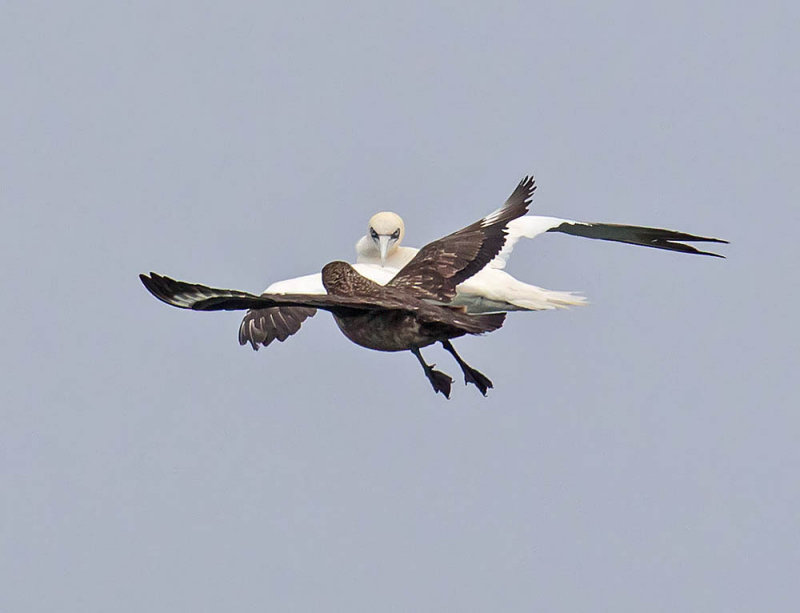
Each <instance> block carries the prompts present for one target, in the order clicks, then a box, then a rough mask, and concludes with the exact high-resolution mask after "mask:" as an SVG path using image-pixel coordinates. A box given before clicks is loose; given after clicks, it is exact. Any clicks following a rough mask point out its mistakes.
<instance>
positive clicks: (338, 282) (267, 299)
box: [139, 177, 533, 398]
mask: <svg viewBox="0 0 800 613" xmlns="http://www.w3.org/2000/svg"><path fill="white" fill-rule="evenodd" d="M532 188H533V180H532V179H529V178H527V177H526V178H525V179H523V181H522V182H521V183H520V185H519V186H518V187H517V189H516V190H515V191H514V194H512V196H511V198H509V200H508V201H507V202H506V204H505V205H504V206H503V207H501V208H500V209H498V210H496V211H495V212H493V213H491V214H490V215H487V216H486V217H484V218H483V219H481V220H479V221H476V222H475V223H473V224H471V225H469V226H467V227H465V228H462V229H461V230H458V231H457V232H454V233H452V234H449V235H447V236H445V237H444V238H440V239H439V240H436V241H434V242H432V243H429V244H427V245H426V246H425V247H423V248H422V249H421V250H419V251H418V252H417V254H416V255H415V256H414V257H413V258H412V259H411V261H410V262H409V263H408V264H406V265H405V266H404V267H403V268H402V269H401V270H400V272H399V273H397V275H395V276H394V277H393V278H392V279H391V280H390V281H389V282H388V283H387V284H386V285H381V284H378V283H375V282H374V281H371V280H369V279H367V278H366V277H364V276H362V275H360V274H359V273H358V272H357V271H356V270H355V269H354V268H353V267H352V266H351V265H350V264H347V263H346V262H331V263H329V264H326V265H325V267H324V268H323V269H322V273H321V275H322V283H323V285H324V287H325V291H326V293H325V294H323V295H319V294H262V295H261V296H256V295H255V294H249V293H247V292H241V291H238V290H228V289H217V288H212V287H208V286H205V285H198V284H191V283H185V282H182V281H175V280H174V279H171V278H169V277H165V276H163V275H159V274H156V273H153V272H151V273H150V274H149V275H139V278H140V279H141V281H142V283H143V284H144V286H145V287H146V288H147V290H148V291H149V292H150V293H151V294H153V295H154V296H155V297H156V298H158V299H159V300H161V301H163V302H166V303H167V304H169V305H172V306H175V307H179V308H183V309H192V310H196V311H220V310H226V311H230V310H245V309H257V310H260V309H265V308H266V309H276V308H278V309H311V310H313V309H324V310H326V311H329V312H330V313H331V314H332V315H333V317H334V319H335V321H336V323H337V325H338V326H339V329H340V330H341V331H342V333H343V334H344V335H345V336H346V337H347V338H348V339H350V340H351V341H352V342H354V343H356V344H358V345H361V346H363V347H367V348H369V349H375V350H378V351H411V352H412V353H413V354H414V356H416V358H417V360H418V361H419V362H420V364H421V365H422V368H423V370H424V372H425V376H426V377H427V378H428V380H429V381H430V383H431V385H432V386H433V389H434V391H436V392H441V393H442V394H444V396H445V397H447V398H449V397H450V388H451V384H452V381H453V380H452V379H451V378H450V377H449V376H448V375H446V374H445V373H443V372H441V371H438V370H434V368H433V366H431V365H429V364H427V363H426V362H425V360H424V359H423V357H422V354H421V353H420V348H422V347H427V346H429V345H432V344H433V343H436V342H439V343H441V344H442V346H443V347H444V348H445V350H447V351H448V352H450V353H451V354H452V355H453V357H454V358H455V360H456V362H457V363H458V365H459V366H460V367H461V370H462V372H463V374H464V380H465V382H466V383H472V384H473V385H475V386H476V387H477V388H478V390H479V391H480V392H481V393H482V394H483V395H484V396H485V395H486V392H487V390H488V389H489V388H491V387H492V382H491V381H490V380H489V378H488V377H486V376H485V375H484V374H482V373H480V372H479V371H477V370H476V369H474V368H472V367H471V366H469V365H468V364H467V363H466V362H464V360H463V359H461V357H460V356H459V355H458V353H457V352H456V350H455V348H454V347H453V345H452V343H451V342H450V339H453V338H458V337H460V336H464V335H465V334H483V333H486V332H492V331H494V330H497V329H498V328H500V327H501V326H502V325H503V322H504V320H505V316H506V315H505V313H490V314H476V315H473V314H469V313H467V310H466V309H465V308H464V307H460V306H453V305H452V304H450V302H451V301H452V299H453V298H454V297H455V295H456V286H457V285H458V284H459V283H461V282H462V281H463V280H464V279H468V278H469V277H471V276H472V275H473V274H475V272H477V271H478V270H480V269H482V268H483V267H484V266H486V265H487V264H488V263H489V262H490V261H491V260H492V259H494V258H495V257H496V256H497V254H498V253H500V250H501V249H502V248H503V245H504V244H505V243H506V242H507V238H508V236H507V233H506V225H507V224H508V222H509V221H511V220H512V219H515V218H516V217H519V216H521V215H524V214H525V213H526V212H527V210H528V205H529V204H530V196H531V193H532V191H533V189H532ZM398 236H399V235H398Z"/></svg>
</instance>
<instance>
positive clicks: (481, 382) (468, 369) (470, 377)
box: [441, 340, 494, 396]
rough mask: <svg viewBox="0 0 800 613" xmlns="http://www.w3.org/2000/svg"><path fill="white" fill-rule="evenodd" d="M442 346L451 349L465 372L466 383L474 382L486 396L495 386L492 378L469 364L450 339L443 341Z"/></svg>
mask: <svg viewBox="0 0 800 613" xmlns="http://www.w3.org/2000/svg"><path fill="white" fill-rule="evenodd" d="M441 343H442V347H444V348H445V349H446V350H447V351H449V352H450V353H451V354H452V356H453V357H454V358H455V359H456V362H458V365H459V366H460V367H461V372H463V373H464V385H467V384H469V383H472V384H473V385H474V386H475V387H477V388H478V390H479V391H480V393H481V394H483V395H484V396H486V392H487V391H488V390H489V389H490V388H493V387H494V385H492V381H491V379H489V377H487V376H486V375H484V374H483V373H482V372H480V371H478V370H475V369H474V368H472V366H470V365H469V364H467V363H466V362H465V361H464V360H462V359H461V356H460V355H458V353H456V348H455V347H453V344H452V343H451V342H450V341H449V340H444V341H441Z"/></svg>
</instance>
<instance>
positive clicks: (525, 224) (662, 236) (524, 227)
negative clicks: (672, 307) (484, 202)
mask: <svg viewBox="0 0 800 613" xmlns="http://www.w3.org/2000/svg"><path fill="white" fill-rule="evenodd" d="M545 232H561V233H563V234H571V235H572V236H583V237H585V238H595V239H600V240H604V241H612V242H616V243H627V244H629V245H641V246H643V247H653V248H655V249H665V250H667V251H679V252H681V253H692V254H695V255H710V256H712V257H716V258H724V257H725V256H724V255H720V254H718V253H712V252H710V251H700V250H699V249H697V248H696V247H694V246H693V245H687V244H685V243H686V242H701V243H726V244H727V242H728V241H726V240H722V239H720V238H710V237H707V236H696V235H694V234H687V233H686V232H677V231H675V230H665V229H663V228H648V227H646V226H628V225H623V224H610V223H591V222H586V221H574V220H572V219H560V218H558V217H544V216H541V215H527V216H525V217H520V218H519V219H515V220H513V221H511V222H510V223H509V224H508V240H506V244H505V245H504V246H503V249H502V250H501V251H500V253H498V254H497V257H496V258H495V259H494V260H492V262H491V263H490V266H491V267H492V268H497V269H503V268H505V266H506V264H507V263H508V258H509V256H510V255H511V252H512V251H513V250H514V246H515V245H516V244H517V242H518V241H519V239H521V238H536V237H537V236H539V235H541V234H544V233H545ZM681 241H683V242H681Z"/></svg>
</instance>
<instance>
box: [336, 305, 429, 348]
mask: <svg viewBox="0 0 800 613" xmlns="http://www.w3.org/2000/svg"><path fill="white" fill-rule="evenodd" d="M334 319H335V320H336V324H337V325H338V326H339V329H340V330H341V331H342V333H343V334H344V335H345V336H346V337H347V338H349V339H350V340H351V341H353V342H354V343H355V344H356V345H361V346H362V347H367V348H368V349H375V350H377V351H406V350H407V349H411V348H412V347H425V346H427V345H430V344H431V343H433V342H435V341H436V339H435V338H432V337H431V336H430V335H429V334H426V333H425V331H424V330H423V329H422V327H421V326H420V323H419V322H418V321H417V319H416V318H415V317H414V316H413V315H412V314H411V313H405V312H403V311H376V312H370V313H359V314H357V315H334Z"/></svg>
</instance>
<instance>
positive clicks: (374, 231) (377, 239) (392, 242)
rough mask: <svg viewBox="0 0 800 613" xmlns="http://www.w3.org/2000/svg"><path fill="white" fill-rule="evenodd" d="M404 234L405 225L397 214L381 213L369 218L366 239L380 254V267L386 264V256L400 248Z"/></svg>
mask: <svg viewBox="0 0 800 613" xmlns="http://www.w3.org/2000/svg"><path fill="white" fill-rule="evenodd" d="M405 233H406V228H405V225H403V220H402V219H401V218H400V215H398V214H397V213H392V212H391V211H381V212H380V213H376V214H375V215H373V216H372V217H370V220H369V227H368V229H367V237H368V238H369V239H370V240H371V241H372V242H373V243H374V245H375V248H376V249H377V250H378V252H379V253H380V254H381V266H383V265H384V264H385V263H386V256H387V255H389V254H390V253H392V252H394V251H395V250H396V249H397V247H399V246H400V241H402V240H403V236H404V235H405Z"/></svg>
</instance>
